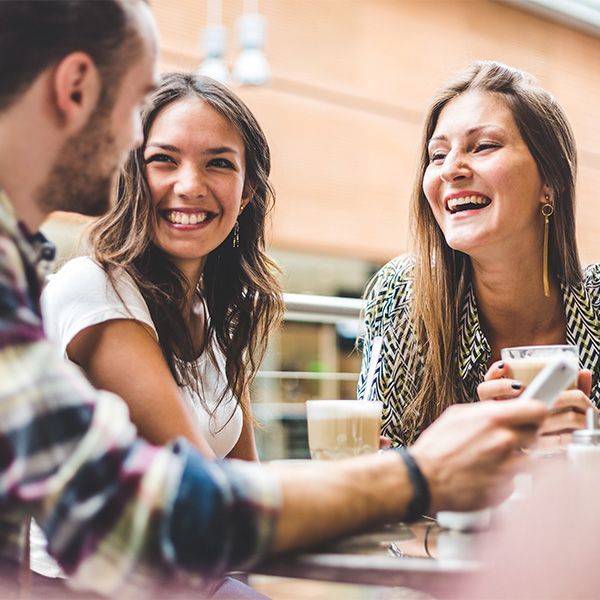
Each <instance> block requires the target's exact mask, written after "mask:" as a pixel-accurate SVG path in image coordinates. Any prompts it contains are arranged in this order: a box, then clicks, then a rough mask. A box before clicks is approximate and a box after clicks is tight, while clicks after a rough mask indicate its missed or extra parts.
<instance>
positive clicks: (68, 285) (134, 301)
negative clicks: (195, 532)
mask: <svg viewBox="0 0 600 600" xmlns="http://www.w3.org/2000/svg"><path fill="white" fill-rule="evenodd" d="M115 275H116V276H115V281H116V287H117V290H118V294H117V293H116V292H115V290H114V288H113V286H112V285H111V283H110V281H109V279H108V276H107V274H106V272H105V271H104V269H103V268H102V267H101V266H100V265H99V264H98V263H96V262H95V261H94V260H93V259H92V258H91V257H89V256H81V257H78V258H74V259H72V260H70V261H69V262H67V263H66V264H65V265H64V266H63V267H62V268H61V269H60V270H59V271H58V273H56V274H55V275H51V276H50V277H49V278H48V283H47V284H46V287H45V288H44V291H43V293H42V313H43V317H44V328H45V330H46V335H47V336H48V338H49V339H50V340H52V341H53V342H54V343H55V344H57V345H58V347H59V349H60V352H61V353H62V354H63V355H64V357H65V358H66V359H67V360H69V359H68V357H67V355H66V349H67V346H68V344H69V343H70V342H71V340H72V339H73V338H74V337H75V336H76V335H77V334H78V333H79V332H80V331H82V330H83V329H85V328H87V327H90V326H91V325H98V324H99V323H103V322H105V321H110V320H113V319H133V320H136V321H140V322H141V323H144V324H145V325H147V326H148V327H149V328H150V330H151V331H152V332H153V333H154V336H155V337H156V340H157V341H158V333H157V331H156V327H155V326H154V323H153V321H152V317H151V316H150V311H149V310H148V306H147V304H146V301H145V300H144V298H143V296H142V294H141V292H140V290H139V288H138V287H137V286H136V284H135V282H134V281H133V279H132V278H131V277H130V276H129V275H128V274H127V273H126V272H125V271H120V272H117V273H116V274H115ZM119 296H120V297H119ZM210 354H211V353H208V352H204V353H203V354H202V355H201V356H200V357H199V358H198V359H197V362H196V367H197V371H198V374H199V379H200V381H199V388H200V393H201V394H202V395H203V397H204V399H205V403H206V405H207V407H208V410H209V412H207V410H206V409H204V407H203V406H202V404H201V403H200V400H199V398H198V396H197V394H196V393H195V391H194V390H193V389H191V388H190V387H189V386H183V387H182V388H181V391H182V393H183V397H184V398H185V402H186V404H187V406H188V408H189V409H190V411H191V414H192V415H193V416H194V418H195V419H196V422H197V424H198V427H199V430H200V432H201V434H202V435H203V437H204V439H205V440H206V441H207V443H208V445H209V446H210V447H211V449H212V450H213V452H214V453H215V455H216V456H217V458H223V457H225V456H226V455H227V454H229V452H231V450H232V449H233V447H234V446H235V444H236V442H237V441H238V439H239V437H240V434H241V432H242V425H243V414H242V410H241V408H240V407H239V406H237V403H236V402H235V398H234V396H233V394H232V392H231V391H230V390H228V389H227V378H226V376H225V357H224V356H223V354H222V353H221V352H220V351H219V350H218V349H216V348H214V350H213V352H212V354H213V355H214V358H213V357H211V356H210ZM224 391H225V395H224V396H223V392H224ZM221 397H223V401H222V402H221V403H220V405H219V406H218V408H217V409H216V412H215V413H214V415H212V416H211V414H212V412H213V411H214V409H215V406H216V404H217V403H218V401H219V400H220V399H221ZM232 413H233V416H232ZM40 536H41V538H40ZM45 546H46V544H45V539H44V538H43V534H42V532H41V530H39V528H38V527H37V526H36V525H35V523H32V536H31V568H32V569H33V570H34V571H37V572H38V573H42V574H43V575H46V576H49V577H56V576H57V575H58V574H59V569H58V565H56V563H55V562H54V561H53V560H52V559H51V558H50V557H49V556H48V555H47V554H46V553H45V551H44V550H45ZM49 561H50V562H49Z"/></svg>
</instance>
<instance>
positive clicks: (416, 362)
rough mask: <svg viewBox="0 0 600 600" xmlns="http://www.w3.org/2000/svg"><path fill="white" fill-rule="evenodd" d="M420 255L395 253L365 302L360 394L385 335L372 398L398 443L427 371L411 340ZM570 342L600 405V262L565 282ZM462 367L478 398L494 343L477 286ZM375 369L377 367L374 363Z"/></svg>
mask: <svg viewBox="0 0 600 600" xmlns="http://www.w3.org/2000/svg"><path fill="white" fill-rule="evenodd" d="M413 267H414V259H412V258H411V257H409V256H401V257H398V258H395V259H394V260H392V261H391V262H389V263H388V264H387V265H385V266H384V267H383V268H382V269H381V270H380V271H379V273H378V274H377V276H376V279H375V282H374V285H373V286H372V288H371V291H370V293H369V294H368V297H367V300H366V305H365V328H366V332H365V339H364V345H363V347H364V350H363V363H362V369H361V374H360V379H359V382H358V397H359V398H362V397H363V394H364V392H365V384H366V378H367V377H366V375H367V370H368V368H369V364H370V360H371V348H372V345H373V340H374V338H376V337H378V336H381V337H382V347H381V353H380V355H379V361H378V364H377V365H376V368H375V379H374V382H373V384H372V387H371V389H370V391H369V394H368V395H369V398H368V399H369V400H381V401H383V427H382V433H383V434H384V435H387V436H389V437H391V438H392V440H394V443H398V442H400V441H401V439H402V434H401V431H402V428H401V422H402V413H403V411H404V407H405V406H406V404H407V402H408V400H410V399H411V398H413V397H414V395H415V394H416V392H417V390H418V386H419V381H420V374H421V373H422V372H423V369H424V368H425V366H424V359H423V357H422V356H419V355H417V356H416V357H414V358H412V359H411V357H410V354H411V353H408V352H406V351H405V350H406V348H407V345H408V344H410V343H411V342H412V343H414V342H415V340H414V332H413V331H412V328H411V327H410V313H411V301H412V279H413V278H412V272H413ZM561 287H562V292H563V299H564V307H565V314H566V321H567V336H566V341H567V343H568V344H572V345H576V346H577V347H578V348H579V364H580V368H585V369H590V370H591V371H592V374H593V386H592V393H591V400H592V401H593V402H594V403H595V404H596V406H598V407H600V263H598V264H594V265H590V266H589V267H588V268H587V269H586V270H585V272H584V277H583V282H582V284H581V285H578V286H574V287H568V286H565V285H562V286H561ZM458 335H459V348H458V352H459V357H458V368H459V374H460V377H461V379H462V382H463V389H464V390H465V397H466V398H467V399H470V400H471V401H477V400H478V399H479V398H478V396H477V386H478V385H479V383H481V382H482V381H483V378H484V375H485V373H486V372H487V369H488V363H489V361H490V357H491V348H490V345H489V343H488V341H487V339H486V337H485V334H484V332H483V330H482V328H481V324H480V322H479V315H478V312H477V302H476V299H475V293H474V291H473V288H472V286H469V288H468V289H467V292H466V294H465V300H464V308H463V311H462V317H461V322H460V327H459V333H458ZM371 368H373V367H371Z"/></svg>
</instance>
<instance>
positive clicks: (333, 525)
mask: <svg viewBox="0 0 600 600" xmlns="http://www.w3.org/2000/svg"><path fill="white" fill-rule="evenodd" d="M269 468H270V469H273V470H274V471H275V472H276V473H277V475H278V477H279V478H280V481H281V484H282V494H283V502H282V509H281V514H280V517H279V521H278V524H277V529H276V533H275V541H274V548H273V549H274V551H283V550H289V549H292V548H296V547H299V546H308V545H310V544H314V543H317V542H319V541H322V540H325V539H328V538H331V537H335V536H337V535H342V534H345V533H348V532H351V531H356V530H358V529H361V528H362V527H365V526H367V525H369V524H372V523H376V522H385V521H395V520H399V519H401V518H402V516H403V515H404V514H405V513H406V509H407V507H408V505H409V503H410V501H411V498H412V493H413V491H412V486H411V483H410V479H409V477H408V473H407V470H406V468H405V466H404V463H403V461H402V459H401V457H400V456H399V455H398V454H397V453H395V452H384V453H382V454H380V455H369V456H363V457H360V458H356V459H352V460H344V461H333V462H327V461H314V464H312V463H311V464H309V463H302V464H298V465H294V466H290V465H285V466H280V465H273V466H270V467H269Z"/></svg>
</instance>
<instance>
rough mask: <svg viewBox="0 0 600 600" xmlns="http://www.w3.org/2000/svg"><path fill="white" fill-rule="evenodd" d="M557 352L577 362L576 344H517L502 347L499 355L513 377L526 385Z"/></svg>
mask: <svg viewBox="0 0 600 600" xmlns="http://www.w3.org/2000/svg"><path fill="white" fill-rule="evenodd" d="M557 354H561V355H567V356H570V357H572V358H573V360H574V361H575V362H577V363H578V362H579V350H578V349H577V346H569V345H554V346H518V347H514V348H502V350H501V351H500V356H501V357H502V360H503V361H504V362H505V363H506V364H507V365H508V366H509V367H510V370H511V372H512V376H513V379H516V380H517V381H519V382H521V383H522V384H523V386H525V387H527V386H528V385H529V384H530V383H531V382H532V380H533V378H534V377H535V376H536V375H537V374H538V373H539V372H540V371H541V370H542V369H543V368H544V367H545V366H546V365H547V364H548V363H549V362H552V361H553V360H554V359H556V356H557ZM570 387H571V388H576V387H577V380H575V381H573V383H572V385H571V386H570Z"/></svg>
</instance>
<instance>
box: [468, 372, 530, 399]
mask: <svg viewBox="0 0 600 600" xmlns="http://www.w3.org/2000/svg"><path fill="white" fill-rule="evenodd" d="M488 373H489V371H488ZM522 391H523V386H522V385H521V383H520V382H518V381H516V380H515V379H491V380H488V381H484V382H483V383H480V384H479V385H478V386H477V394H478V396H479V399H480V400H510V399H511V398H517V397H518V396H520V395H521V392H522Z"/></svg>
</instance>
